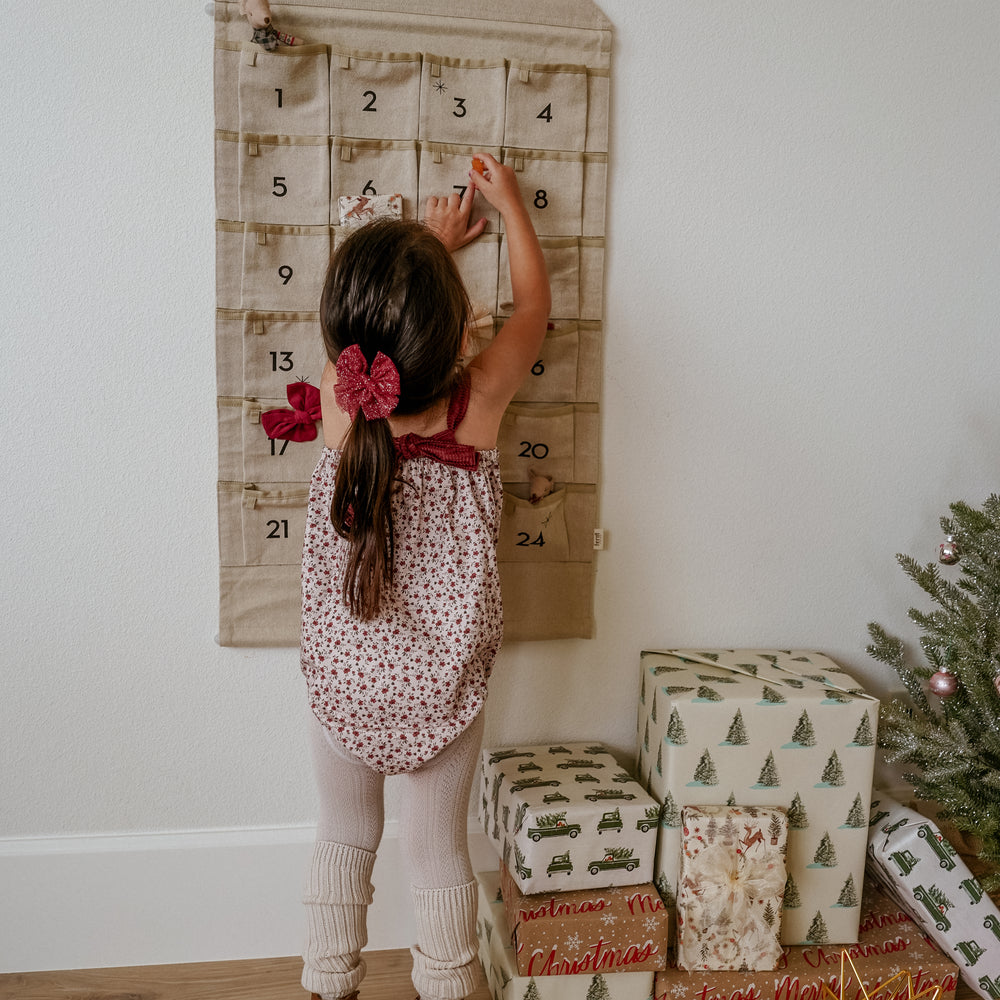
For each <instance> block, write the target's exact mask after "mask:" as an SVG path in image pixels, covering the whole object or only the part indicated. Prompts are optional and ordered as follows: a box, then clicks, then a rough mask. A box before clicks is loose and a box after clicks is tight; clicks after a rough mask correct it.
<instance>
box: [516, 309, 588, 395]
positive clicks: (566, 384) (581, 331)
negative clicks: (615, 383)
mask: <svg viewBox="0 0 1000 1000" xmlns="http://www.w3.org/2000/svg"><path fill="white" fill-rule="evenodd" d="M550 326H551V327H553V329H550V330H549V332H548V333H547V334H546V337H545V340H544V341H543V342H542V349H541V351H540V352H539V355H538V360H537V361H536V362H535V363H534V365H532V368H531V372H530V374H529V375H528V376H527V377H526V378H525V380H524V381H523V382H522V383H521V387H520V388H519V389H518V391H517V395H516V396H515V397H514V399H515V400H516V401H518V402H539V403H572V402H594V403H596V402H597V400H598V393H599V390H600V363H601V347H600V330H599V327H598V328H596V329H595V327H597V325H596V324H592V323H591V324H584V323H577V322H572V321H564V322H560V323H552V324H550Z"/></svg>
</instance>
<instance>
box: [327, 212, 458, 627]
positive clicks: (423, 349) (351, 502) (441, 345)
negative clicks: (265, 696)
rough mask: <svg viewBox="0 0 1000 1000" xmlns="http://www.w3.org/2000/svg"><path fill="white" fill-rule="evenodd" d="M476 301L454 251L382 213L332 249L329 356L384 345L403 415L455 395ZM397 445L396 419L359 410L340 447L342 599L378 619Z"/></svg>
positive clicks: (388, 580) (336, 497)
mask: <svg viewBox="0 0 1000 1000" xmlns="http://www.w3.org/2000/svg"><path fill="white" fill-rule="evenodd" d="M471 314H472V310H471V307H470V305H469V298H468V295H467V294H466V291H465V286H464V285H463V284H462V279H461V278H460V276H459V274H458V270H457V268H456V267H455V263H454V261H453V260H452V258H451V254H450V253H449V252H448V251H447V250H446V249H445V247H444V245H443V244H442V243H441V241H440V240H439V239H438V238H437V237H436V236H435V235H434V234H433V233H432V232H431V231H430V230H429V229H427V228H426V227H425V226H423V225H421V224H419V223H416V222H400V221H396V220H379V221H376V222H371V223H368V224H367V225H365V226H362V227H361V228H360V229H358V230H355V231H354V232H353V233H351V235H350V236H348V237H347V238H346V239H345V240H344V242H343V243H342V244H341V245H340V246H339V247H338V248H337V250H336V251H335V252H334V255H333V258H332V260H331V261H330V267H329V270H328V271H327V275H326V281H325V283H324V285H323V295H322V298H321V299H320V328H321V330H322V332H323V342H324V343H325V345H326V353H327V355H328V356H329V358H330V360H331V361H333V362H336V360H337V358H338V357H339V356H340V352H341V351H342V350H343V349H344V348H345V347H348V346H349V345H351V344H357V345H358V346H359V347H360V348H361V353H362V354H364V356H365V360H366V361H367V363H368V364H369V365H371V362H372V360H373V359H374V357H375V355H376V353H378V352H379V351H381V352H382V353H383V354H385V355H387V356H388V357H389V358H391V359H392V362H393V364H395V366H396V369H397V371H398V372H399V383H400V391H399V404H398V405H397V406H396V409H395V411H394V413H396V414H399V415H401V416H403V415H406V414H412V413H422V412H423V411H424V410H426V409H427V408H428V407H430V406H433V405H434V403H436V402H438V401H439V400H441V399H443V398H445V397H447V396H450V394H451V391H452V389H453V388H454V385H455V381H456V379H457V377H458V374H459V367H458V362H459V358H460V356H461V350H462V338H463V334H464V332H465V327H466V323H467V322H468V320H469V318H470V317H471ZM396 465H397V463H396V452H395V448H394V446H393V441H392V432H391V430H390V428H389V422H388V420H368V419H367V418H366V417H365V415H364V413H363V412H362V411H361V410H358V413H357V416H355V418H354V420H353V421H352V423H351V426H350V428H349V430H348V432H347V434H346V436H345V438H344V441H343V444H342V446H341V456H340V463H339V465H338V467H337V476H336V480H335V482H334V490H333V502H332V503H331V505H330V521H331V523H332V524H333V527H334V529H335V530H336V532H337V533H338V534H339V535H340V536H341V537H343V538H346V539H347V540H348V541H349V542H350V543H351V544H350V550H349V555H348V559H347V567H346V571H345V573H344V586H343V599H344V602H345V603H346V604H347V606H348V608H350V611H351V614H353V615H354V616H355V617H356V618H361V619H363V620H365V621H370V620H371V619H373V618H376V617H377V616H378V614H379V611H380V608H381V605H382V598H383V595H384V593H385V592H386V590H387V588H389V587H391V586H392V581H393V556H394V535H393V524H392V494H393V491H394V489H395V488H396V484H397V475H396Z"/></svg>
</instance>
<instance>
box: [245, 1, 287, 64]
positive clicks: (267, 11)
mask: <svg viewBox="0 0 1000 1000" xmlns="http://www.w3.org/2000/svg"><path fill="white" fill-rule="evenodd" d="M240 13H241V14H242V15H243V16H244V17H245V18H246V19H247V20H248V21H249V22H250V27H251V28H253V41H255V42H256V43H257V44H258V45H259V46H261V48H263V49H265V50H266V51H268V52H273V51H274V50H275V49H276V48H277V47H278V46H279V45H280V44H284V45H301V44H302V39H301V38H295V37H293V36H292V35H286V34H285V33H284V32H283V31H278V29H277V28H275V26H274V24H273V23H272V21H271V5H270V4H269V3H268V0H240Z"/></svg>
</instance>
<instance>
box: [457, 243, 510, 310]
mask: <svg viewBox="0 0 1000 1000" xmlns="http://www.w3.org/2000/svg"><path fill="white" fill-rule="evenodd" d="M452 258H453V259H454V261H455V265H456V266H457V267H458V273H459V274H460V275H461V276H462V281H463V282H464V284H465V290H466V291H467V292H468V293H469V301H470V302H471V303H472V311H473V313H475V314H476V315H481V314H483V313H489V314H490V315H493V314H494V313H495V312H496V309H497V278H498V275H499V269H500V235H499V234H498V233H483V235H482V236H480V237H479V238H478V239H476V240H473V241H472V242H471V243H467V244H466V245H465V246H464V247H461V248H459V249H458V250H456V251H455V252H454V253H453V254H452Z"/></svg>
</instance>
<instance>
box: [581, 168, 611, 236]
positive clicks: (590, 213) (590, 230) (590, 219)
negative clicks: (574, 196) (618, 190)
mask: <svg viewBox="0 0 1000 1000" xmlns="http://www.w3.org/2000/svg"><path fill="white" fill-rule="evenodd" d="M607 199H608V154H607V153H584V156H583V235H584V236H603V235H604V215H605V205H606V203H607Z"/></svg>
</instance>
